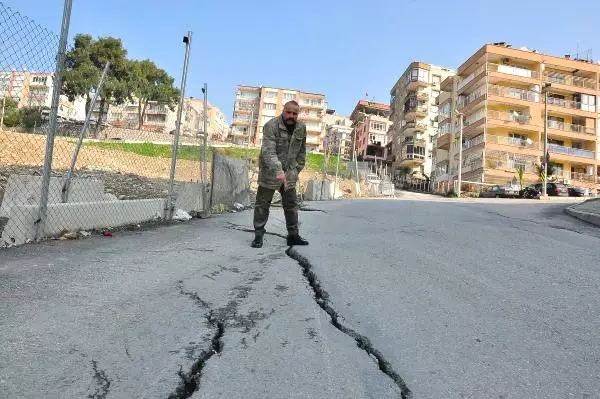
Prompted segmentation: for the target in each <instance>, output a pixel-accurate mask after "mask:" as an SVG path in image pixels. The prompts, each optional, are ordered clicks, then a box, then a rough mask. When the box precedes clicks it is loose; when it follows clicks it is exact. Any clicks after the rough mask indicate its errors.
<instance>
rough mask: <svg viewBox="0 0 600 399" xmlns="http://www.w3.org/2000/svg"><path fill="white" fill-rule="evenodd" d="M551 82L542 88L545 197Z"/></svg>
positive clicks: (543, 192) (543, 193) (544, 193)
mask: <svg viewBox="0 0 600 399" xmlns="http://www.w3.org/2000/svg"><path fill="white" fill-rule="evenodd" d="M551 85H552V84H551V83H546V84H545V85H544V87H543V89H542V91H543V92H544V155H543V158H542V159H543V160H544V179H543V180H544V181H543V182H542V197H543V198H546V197H547V196H548V190H547V189H548V188H547V185H548V157H547V156H546V155H547V154H548V88H549V87H550V86H551Z"/></svg>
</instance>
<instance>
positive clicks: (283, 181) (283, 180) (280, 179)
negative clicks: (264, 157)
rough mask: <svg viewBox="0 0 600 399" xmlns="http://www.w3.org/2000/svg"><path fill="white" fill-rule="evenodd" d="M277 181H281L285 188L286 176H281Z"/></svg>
mask: <svg viewBox="0 0 600 399" xmlns="http://www.w3.org/2000/svg"><path fill="white" fill-rule="evenodd" d="M277 180H279V182H280V183H281V184H282V185H284V186H285V174H283V173H282V174H280V175H279V176H277Z"/></svg>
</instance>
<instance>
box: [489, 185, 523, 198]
mask: <svg viewBox="0 0 600 399" xmlns="http://www.w3.org/2000/svg"><path fill="white" fill-rule="evenodd" d="M518 196H519V190H518V189H517V188H516V187H513V186H510V185H508V184H507V185H498V184H496V185H494V186H492V187H490V189H489V190H485V191H482V192H480V193H479V197H480V198H517V197H518Z"/></svg>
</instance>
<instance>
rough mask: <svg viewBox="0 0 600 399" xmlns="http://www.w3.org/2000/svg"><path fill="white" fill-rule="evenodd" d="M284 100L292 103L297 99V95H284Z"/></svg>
mask: <svg viewBox="0 0 600 399" xmlns="http://www.w3.org/2000/svg"><path fill="white" fill-rule="evenodd" d="M283 99H284V100H285V101H286V102H287V101H292V100H295V99H296V95H295V94H294V93H283Z"/></svg>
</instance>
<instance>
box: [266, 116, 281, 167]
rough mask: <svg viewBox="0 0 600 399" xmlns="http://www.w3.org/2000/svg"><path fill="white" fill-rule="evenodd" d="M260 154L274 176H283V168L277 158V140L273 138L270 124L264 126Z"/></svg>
mask: <svg viewBox="0 0 600 399" xmlns="http://www.w3.org/2000/svg"><path fill="white" fill-rule="evenodd" d="M261 152H262V156H263V159H264V160H265V162H266V164H267V168H269V169H273V170H275V171H276V173H275V176H281V175H283V168H282V166H281V162H280V161H279V158H278V157H277V138H276V137H275V132H274V131H273V128H272V124H267V125H265V128H264V130H263V140H262V148H261Z"/></svg>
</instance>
